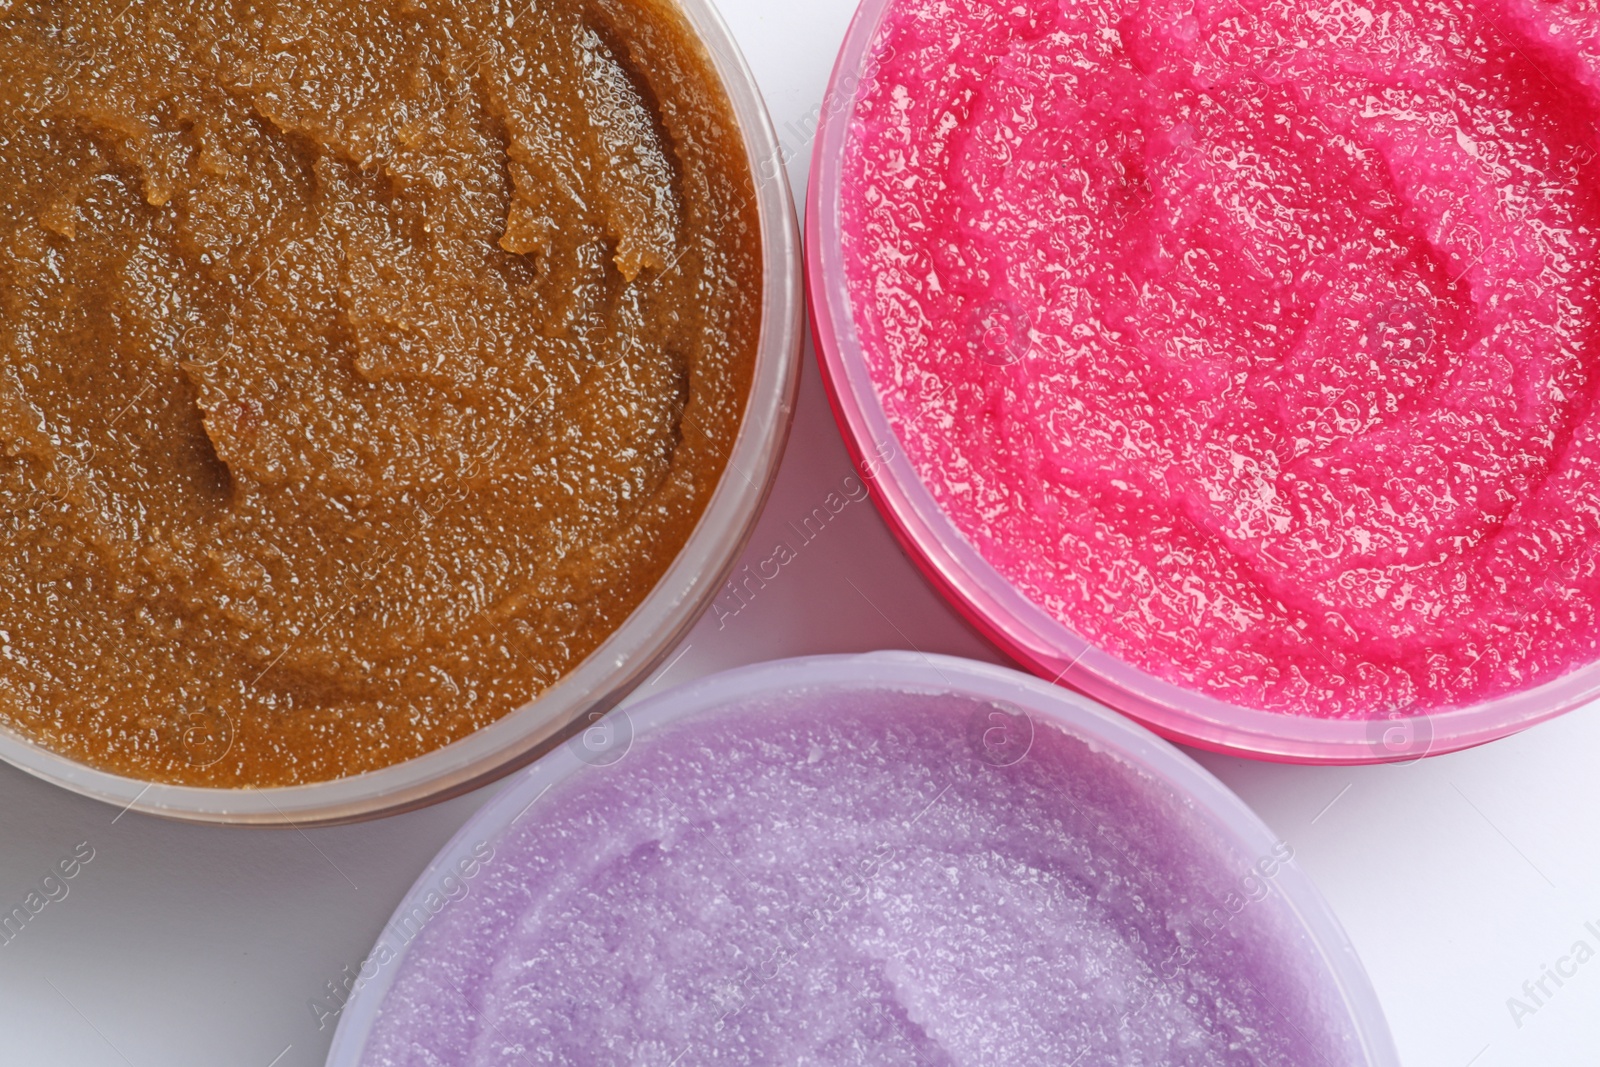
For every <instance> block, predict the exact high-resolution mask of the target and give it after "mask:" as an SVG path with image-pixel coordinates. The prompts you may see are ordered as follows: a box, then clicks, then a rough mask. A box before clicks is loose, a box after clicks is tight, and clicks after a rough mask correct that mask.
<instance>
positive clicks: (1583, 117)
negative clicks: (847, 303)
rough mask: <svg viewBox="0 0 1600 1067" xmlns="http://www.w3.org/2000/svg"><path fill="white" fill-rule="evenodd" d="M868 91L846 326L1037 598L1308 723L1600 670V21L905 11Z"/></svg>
mask: <svg viewBox="0 0 1600 1067" xmlns="http://www.w3.org/2000/svg"><path fill="white" fill-rule="evenodd" d="M874 55H875V60H874V64H873V66H874V68H875V73H874V74H873V75H872V77H871V78H870V79H869V80H868V81H867V82H866V83H865V84H864V86H863V88H862V89H861V91H860V95H859V99H858V101H857V105H856V112H855V115H854V120H853V126H852V133H851V141H850V145H849V148H848V153H847V159H846V163H845V176H844V194H843V203H844V220H843V221H844V241H845V252H846V260H847V262H848V264H849V280H850V286H851V292H852V294H853V299H854V302H855V308H856V320H857V326H858V328H859V332H860V335H861V339H862V342H863V344H864V347H865V349H866V351H867V358H868V360H869V362H870V366H871V371H872V374H873V377H874V380H875V381H876V383H877V386H878V389H879V392H880V395H881V397H882V400H883V403H884V405H885V407H886V408H887V410H888V414H889V418H890V421H891V424H892V426H893V428H894V430H895V432H896V434H897V435H898V437H899V438H900V442H901V444H902V445H903V447H904V448H905V450H906V452H907V454H908V455H909V457H910V458H911V460H912V462H913V463H914V465H915V466H916V468H917V469H918V471H919V472H920V474H921V475H922V477H923V479H924V480H925V481H926V483H927V485H928V487H929V489H930V490H931V491H932V493H933V495H934V497H935V498H936V499H937V501H938V503H939V504H940V505H941V506H942V507H944V508H945V509H946V510H947V511H948V513H949V514H950V516H951V517H952V518H953V520H954V521H955V523H956V525H957V526H958V527H959V529H960V530H961V531H962V532H963V533H964V534H965V535H966V537H967V538H968V539H969V540H970V541H971V542H972V543H973V544H974V545H975V546H976V547H977V549H978V550H979V551H980V552H981V553H982V554H983V555H984V556H985V557H986V558H987V559H988V560H989V562H990V563H991V564H992V565H993V566H994V567H995V568H997V569H998V570H999V571H1000V572H1001V574H1003V575H1004V576H1005V577H1006V578H1007V579H1008V580H1010V581H1011V582H1013V583H1014V584H1015V585H1016V586H1017V587H1018V588H1019V589H1021V590H1022V591H1023V592H1024V593H1025V594H1026V595H1027V596H1029V597H1030V598H1031V599H1032V600H1034V601H1035V602H1036V603H1038V604H1039V605H1041V606H1043V607H1044V608H1045V609H1046V610H1048V611H1049V612H1051V613H1052V614H1053V615H1054V616H1056V617H1057V618H1058V619H1060V620H1061V621H1062V622H1063V623H1065V624H1067V625H1068V626H1070V627H1071V628H1072V629H1074V630H1076V631H1078V632H1079V633H1081V634H1083V635H1084V636H1085V637H1087V638H1088V639H1090V640H1091V641H1093V642H1095V643H1096V644H1098V645H1100V646H1101V647H1103V648H1105V649H1106V650H1108V651H1110V652H1112V653H1114V654H1115V655H1117V656H1119V657H1121V658H1122V659H1124V660H1126V661H1128V662H1130V663H1132V664H1134V665H1136V666H1138V667H1141V668H1143V669H1144V670H1146V671H1149V672H1152V673H1154V674H1157V675H1160V676H1162V677H1165V678H1168V679H1169V680H1172V681H1175V682H1178V683H1180V684H1183V685H1186V686H1189V687H1193V688H1195V689H1199V690H1201V691H1204V692H1206V693H1209V694H1211V695H1213V696H1215V697H1218V698H1221V699H1224V700H1227V701H1231V702H1234V703H1238V704H1243V705H1246V706H1251V707H1256V708H1263V709H1269V710H1279V711H1285V712H1292V713H1298V714H1306V715H1319V716H1377V715H1383V714H1388V713H1392V712H1396V711H1402V710H1405V711H1413V712H1415V711H1424V710H1432V709H1439V708H1447V707H1454V706H1462V705H1468V704H1474V703H1477V702H1481V701H1484V700H1487V699H1491V698H1494V697H1495V696H1497V695H1501V694H1505V693H1508V692H1512V691H1517V690H1522V689H1525V688H1528V687H1531V686H1534V685H1536V684H1539V683H1541V682H1544V681H1548V680H1550V679H1552V678H1555V677H1557V676H1559V675H1561V674H1563V673H1565V672H1567V671H1569V670H1571V669H1572V668H1574V667H1576V666H1578V665H1581V664H1585V663H1588V662H1591V661H1592V660H1594V659H1595V658H1596V653H1597V650H1596V643H1597V617H1596V606H1597V602H1600V574H1597V570H1600V568H1597V562H1600V559H1597V553H1596V551H1595V550H1596V546H1597V544H1600V541H1597V532H1600V487H1597V474H1596V463H1597V460H1600V412H1596V410H1595V405H1594V403H1593V400H1594V394H1595V380H1594V374H1593V371H1594V367H1595V362H1596V358H1597V350H1596V323H1597V314H1600V305H1597V292H1596V282H1597V272H1596V234H1597V230H1600V202H1597V189H1600V185H1597V182H1600V162H1597V160H1596V145H1597V142H1596V129H1597V119H1600V14H1596V13H1594V5H1593V4H1579V3H1577V2H1568V0H1557V2H1548V0H1472V2H1467V0H1441V2H1437V3H1424V2H1421V0H1387V2H1369V0H1361V2H1355V0H1335V2H1320V0H1318V2H1310V0H1284V2H1278V3H1261V2H1256V0H1241V2H1232V0H1227V2H1221V3H1209V2H1206V0H1154V2H1149V3H1128V2H1117V0H1099V2H1095V0H1068V2H1061V3H1049V2H1029V3H1016V2H1013V0H1005V2H1000V0H898V2H896V3H893V4H892V5H891V9H890V11H889V13H888V16H887V19H886V21H885V23H884V25H883V27H882V29H881V31H880V33H879V37H878V40H877V43H876V47H875V49H874Z"/></svg>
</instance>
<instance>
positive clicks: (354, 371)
mask: <svg viewBox="0 0 1600 1067" xmlns="http://www.w3.org/2000/svg"><path fill="white" fill-rule="evenodd" d="M752 200H753V186H752V182H751V178H750V168H749V165H748V162H747V158H746V154H745V149H744V145H743V141H742V138H741V137H740V135H739V133H738V130H737V128H736V126H735V123H734V120H733V118H732V112H731V109H730V107H729V105H728V103H727V100H726V98H725V96H724V94H723V91H722V89H721V85H720V82H719V81H718V80H717V79H716V77H715V75H714V73H713V71H712V67H711V63H710V59H709V57H708V55H707V54H706V53H705V52H704V50H703V49H702V47H701V45H700V44H699V43H698V41H697V39H696V38H695V37H694V36H693V34H692V33H691V31H690V30H689V29H688V27H687V24H686V23H685V22H684V21H683V20H682V16H681V14H679V13H678V12H677V10H676V9H675V8H673V7H671V6H669V5H668V4H667V3H666V2H665V0H660V2H656V0H627V2H623V0H539V2H538V3H536V4H529V3H527V2H526V0H517V2H514V3H513V2H507V0H426V2H423V0H360V2H355V0H276V2H258V0H236V2H227V0H188V2H184V0H174V2H166V3H159V4H156V3H133V4H123V3H110V4H107V3H89V2H77V0H52V2H45V0H4V2H0V553H3V554H4V567H3V568H0V721H3V722H4V723H5V724H6V725H8V726H10V727H11V728H12V729H14V730H17V731H20V732H21V733H23V734H24V735H26V736H27V737H30V738H32V739H35V740H37V741H38V742H39V743H41V744H43V745H45V746H48V747H49V748H51V749H54V750H55V751H57V752H60V753H62V754H64V755H67V756H70V757H73V758H75V759H78V760H81V761H83V762H86V763H89V764H92V765H94V766H96V767H100V768H104V769H106V770H111V771H116V772H120V773H123V774H128V775H133V776H136V777H141V778H147V779H150V780H156V781H163V782H175V783H190V784H200V785H220V786H268V785H286V784H294V783H305V782H313V781H319V780H326V779H331V778H336V777H340V776H344V775H349V774H353V773H356V772H360V771H366V770H371V769H375V768H380V767H384V766H387V765H389V764H393V763H396V762H398V761H401V760H405V759H408V758H411V757H414V756H417V755H420V754H422V753H426V752H428V751H430V750H433V749H436V748H438V747H439V746H441V745H444V744H446V743H448V742H450V741H453V740H456V739H458V738H460V737H463V736H465V735H466V734H468V733H470V732H472V731H473V730H475V729H477V728H479V727H481V726H483V725H484V724H486V723H489V722H491V721H493V720H495V719H497V718H499V717H500V716H502V715H504V714H505V713H506V712H508V711H510V710H511V709H513V708H515V707H517V706H519V705H521V704H522V703H524V702H526V701H527V700H529V699H530V698H532V697H533V696H534V695H536V694H537V693H539V692H540V691H542V690H543V689H544V688H545V687H547V686H549V685H550V684H552V683H553V682H555V681H556V680H557V679H558V678H560V677H561V676H562V675H563V674H564V673H565V672H566V671H567V670H568V669H569V668H570V667H572V666H573V665H575V664H576V663H577V662H578V661H579V660H581V659H582V658H583V657H584V656H585V655H587V654H588V653H589V652H590V651H591V650H592V649H594V648H595V647H596V646H597V645H598V644H599V643H600V642H601V641H602V640H603V639H604V638H605V637H606V636H607V635H608V634H610V633H611V632H612V631H613V630H614V629H615V628H616V627H617V626H618V625H619V624H620V623H621V622H622V620H623V619H624V618H626V617H627V616H628V614H629V613H630V612H631V611H632V610H633V609H634V607H635V606H636V605H637V604H638V603H639V602H640V601H641V600H642V599H643V597H644V596H645V595H646V594H647V593H648V592H649V590H650V589H651V588H652V587H653V585H654V583H655V581H656V580H657V579H658V578H659V576H660V575H661V574H662V573H663V572H664V571H665V569H666V567H667V566H668V565H669V564H670V563H671V561H672V559H673V558H674V556H675V555H676V554H677V552H678V551H679V549H680V548H681V547H682V546H683V544H684V542H685V540H686V538H687V537H688V534H689V531H690V530H691V529H692V527H693V526H694V524H695V522H696V521H697V520H698V518H699V516H700V514H701V512H702V511H703V509H704V507H705V505H706V503H707V501H708V499H709V497H710V494H711V492H712V490H713V489H714V488H715V486H716V484H717V482H718V479H719V478H720V476H721V473H722V470H723V466H724V458H725V456H726V455H727V454H728V451H729V449H730V448H731V446H732V442H733V440H734V437H735V435H736V433H737V431H738V427H739V422H740V418H741V416H742V413H743V410H744V402H745V396H746V393H747V391H748V388H749V381H750V375H751V367H752V363H753V360H754V351H755V345H756V340H757V335H758V332H759V327H760V322H759V318H760V308H759V299H760V292H761V263H760V245H759V236H758V230H757V219H756V215H755V211H756V209H755V207H754V204H753V202H752Z"/></svg>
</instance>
